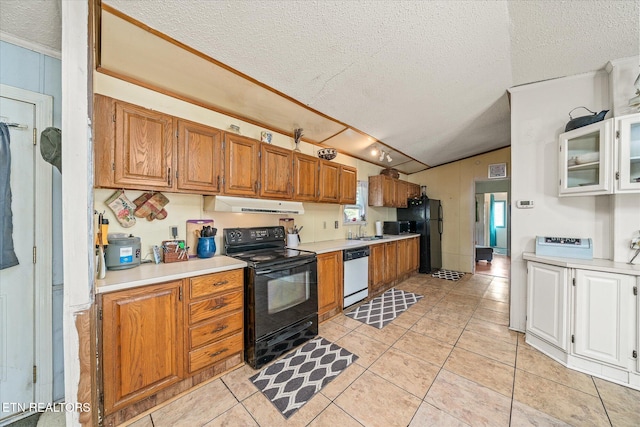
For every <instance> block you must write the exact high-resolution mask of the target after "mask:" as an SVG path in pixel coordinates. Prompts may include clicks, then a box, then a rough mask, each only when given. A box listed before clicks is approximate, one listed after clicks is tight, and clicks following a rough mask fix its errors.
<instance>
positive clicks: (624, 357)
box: [573, 270, 636, 369]
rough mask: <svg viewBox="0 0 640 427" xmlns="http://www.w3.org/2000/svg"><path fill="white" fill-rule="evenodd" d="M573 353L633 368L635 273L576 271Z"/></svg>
mask: <svg viewBox="0 0 640 427" xmlns="http://www.w3.org/2000/svg"><path fill="white" fill-rule="evenodd" d="M575 275H576V278H575V281H576V285H575V325H574V338H573V341H574V346H573V350H574V353H575V354H576V355H578V356H582V357H586V358H588V359H593V360H597V361H600V362H604V363H608V364H611V365H614V366H618V367H621V368H625V369H626V368H632V367H633V366H632V365H633V363H632V361H631V360H630V359H631V358H632V353H633V350H634V349H635V337H634V332H635V327H634V325H635V320H636V316H635V314H636V313H635V296H634V295H633V292H634V291H633V287H634V284H635V280H634V277H633V276H627V275H623V274H613V273H602V272H599V271H587V270H575Z"/></svg>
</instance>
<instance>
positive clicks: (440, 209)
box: [438, 205, 444, 234]
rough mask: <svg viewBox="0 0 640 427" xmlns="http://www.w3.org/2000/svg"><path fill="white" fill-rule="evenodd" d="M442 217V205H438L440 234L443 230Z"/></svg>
mask: <svg viewBox="0 0 640 427" xmlns="http://www.w3.org/2000/svg"><path fill="white" fill-rule="evenodd" d="M443 218H444V214H443V210H442V205H440V206H438V231H439V232H440V234H442V232H443V231H444V224H443Z"/></svg>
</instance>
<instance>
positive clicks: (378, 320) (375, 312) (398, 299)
mask: <svg viewBox="0 0 640 427" xmlns="http://www.w3.org/2000/svg"><path fill="white" fill-rule="evenodd" d="M421 298H423V296H422V295H417V294H414V293H412V292H405V291H403V290H400V289H395V288H391V289H389V290H388V291H386V292H385V293H383V294H382V295H380V296H378V297H375V298H374V299H372V300H371V301H369V302H368V303H366V304H362V305H361V306H359V307H358V308H356V309H355V310H352V311H350V312H348V313H345V316H348V317H351V318H352V319H355V320H359V321H360V322H362V323H366V324H367V325H371V326H375V327H376V328H378V329H382V328H384V327H385V326H386V325H387V324H388V323H389V322H391V321H392V320H393V319H395V318H396V317H398V316H399V315H400V314H401V313H402V312H403V311H406V310H407V309H408V308H409V307H411V306H412V305H413V304H415V303H417V302H418V300H420V299H421Z"/></svg>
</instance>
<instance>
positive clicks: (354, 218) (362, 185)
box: [342, 181, 369, 225]
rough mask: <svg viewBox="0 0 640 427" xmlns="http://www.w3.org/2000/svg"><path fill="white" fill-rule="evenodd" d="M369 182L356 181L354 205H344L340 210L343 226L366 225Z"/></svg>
mask: <svg viewBox="0 0 640 427" xmlns="http://www.w3.org/2000/svg"><path fill="white" fill-rule="evenodd" d="M368 195H369V182H368V181H358V185H357V190H356V203H355V204H353V205H344V206H343V209H342V218H343V219H342V221H343V225H365V224H366V223H367V197H368Z"/></svg>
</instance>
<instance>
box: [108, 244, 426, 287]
mask: <svg viewBox="0 0 640 427" xmlns="http://www.w3.org/2000/svg"><path fill="white" fill-rule="evenodd" d="M416 236H419V234H414V233H411V234H402V235H398V236H395V235H384V236H383V238H382V239H376V240H346V239H339V240H327V241H324V242H313V243H302V244H300V245H299V246H298V247H297V248H296V249H300V250H304V251H311V252H315V253H318V254H323V253H327V252H333V251H341V250H343V249H348V248H355V247H358V246H370V245H377V244H379V243H385V242H393V241H395V240H402V239H410V238H412V237H416ZM246 266H247V263H246V262H244V261H240V260H237V259H235V258H231V257H228V256H225V255H216V256H214V257H212V258H205V259H200V258H191V259H189V261H181V262H172V263H168V264H164V263H161V264H153V263H146V264H142V265H140V266H139V267H134V268H128V269H125V270H107V275H106V277H105V278H104V279H98V280H96V292H97V293H106V292H113V291H120V290H123V289H130V288H135V287H138V286H145V285H152V284H155V283H161V282H168V281H171V280H180V279H184V278H185V277H192V276H200V275H202V274H210V273H219V272H221V271H227V270H235V269H237V268H244V267H246Z"/></svg>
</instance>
